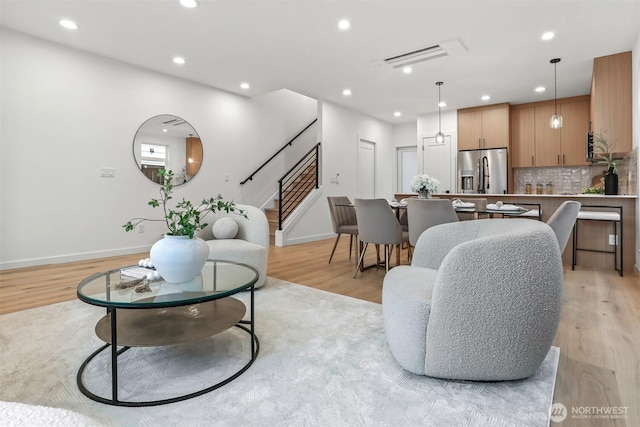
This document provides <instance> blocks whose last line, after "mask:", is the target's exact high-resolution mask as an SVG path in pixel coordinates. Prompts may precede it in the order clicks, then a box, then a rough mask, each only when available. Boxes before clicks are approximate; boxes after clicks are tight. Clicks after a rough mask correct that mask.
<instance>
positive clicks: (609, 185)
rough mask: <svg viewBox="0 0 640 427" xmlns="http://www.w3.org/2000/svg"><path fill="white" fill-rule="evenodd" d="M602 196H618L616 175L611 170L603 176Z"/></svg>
mask: <svg viewBox="0 0 640 427" xmlns="http://www.w3.org/2000/svg"><path fill="white" fill-rule="evenodd" d="M604 194H607V195H617V194H618V174H617V173H615V172H614V171H613V168H609V171H607V173H606V174H605V175H604Z"/></svg>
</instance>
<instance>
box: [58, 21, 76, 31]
mask: <svg viewBox="0 0 640 427" xmlns="http://www.w3.org/2000/svg"><path fill="white" fill-rule="evenodd" d="M60 25H62V26H63V27H64V28H66V29H67V30H77V29H78V25H77V24H76V23H75V22H73V21H71V20H69V19H61V20H60Z"/></svg>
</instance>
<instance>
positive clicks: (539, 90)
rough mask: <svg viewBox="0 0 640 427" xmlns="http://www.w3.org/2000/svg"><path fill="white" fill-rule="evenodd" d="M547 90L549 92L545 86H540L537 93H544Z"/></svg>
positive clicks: (536, 89)
mask: <svg viewBox="0 0 640 427" xmlns="http://www.w3.org/2000/svg"><path fill="white" fill-rule="evenodd" d="M545 90H547V88H546V87H544V86H538V87H537V88H535V91H536V92H544V91H545Z"/></svg>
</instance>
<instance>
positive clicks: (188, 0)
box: [180, 0, 198, 9]
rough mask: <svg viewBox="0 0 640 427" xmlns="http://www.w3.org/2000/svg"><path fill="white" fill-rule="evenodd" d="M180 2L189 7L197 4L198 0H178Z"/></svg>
mask: <svg viewBox="0 0 640 427" xmlns="http://www.w3.org/2000/svg"><path fill="white" fill-rule="evenodd" d="M180 4H181V5H183V6H184V7H188V8H190V9H191V8H194V7H196V6H197V5H198V0H180Z"/></svg>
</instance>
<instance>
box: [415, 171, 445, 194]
mask: <svg viewBox="0 0 640 427" xmlns="http://www.w3.org/2000/svg"><path fill="white" fill-rule="evenodd" d="M409 184H410V185H411V191H415V192H416V193H418V198H419V199H430V198H431V196H432V195H433V193H435V192H436V191H438V186H439V185H440V181H438V180H437V179H436V178H434V177H432V176H429V175H426V174H418V175H416V176H414V177H413V178H411V182H410V183H409Z"/></svg>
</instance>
